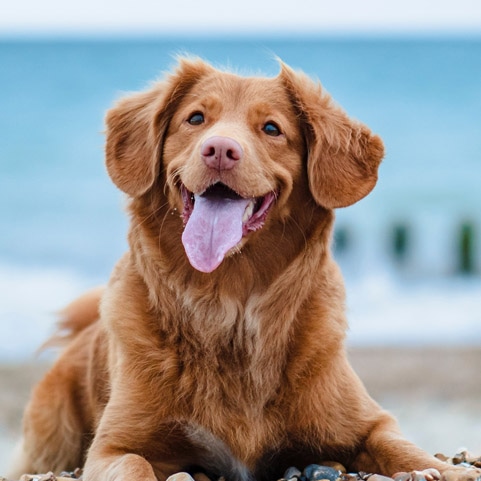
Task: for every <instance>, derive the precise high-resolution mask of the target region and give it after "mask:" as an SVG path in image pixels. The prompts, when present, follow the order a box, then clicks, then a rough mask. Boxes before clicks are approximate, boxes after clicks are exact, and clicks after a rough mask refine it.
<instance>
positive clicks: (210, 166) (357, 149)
mask: <svg viewBox="0 0 481 481" xmlns="http://www.w3.org/2000/svg"><path fill="white" fill-rule="evenodd" d="M107 126H108V137H107V167H108V170H109V173H110V175H111V177H112V179H113V180H114V182H115V183H116V184H117V185H118V186H119V187H120V188H121V189H122V190H124V191H125V192H127V193H128V194H129V195H130V196H132V197H134V198H136V197H142V196H144V195H145V194H146V193H147V192H148V191H149V189H152V188H153V186H154V185H155V184H156V182H155V181H156V179H158V178H159V177H161V178H162V179H163V183H164V186H165V187H164V190H165V194H166V198H167V201H168V205H169V207H170V208H171V209H177V210H178V211H179V212H181V213H182V215H181V218H182V221H183V224H184V230H183V234H182V243H183V245H184V248H185V252H186V254H187V257H188V258H189V261H190V263H191V265H192V266H193V267H194V268H196V269H197V270H200V271H202V272H212V271H214V270H215V269H216V268H217V267H218V266H219V264H220V263H221V262H222V261H223V259H224V258H225V257H226V256H229V255H231V254H232V253H234V252H236V251H238V250H239V249H240V248H241V247H242V246H243V245H244V244H245V243H246V242H249V240H250V238H251V237H252V236H253V235H254V234H253V233H254V232H257V231H262V230H263V229H267V228H268V227H267V225H268V224H269V223H272V222H283V221H284V220H285V219H286V218H287V217H288V216H297V215H300V214H301V211H302V210H303V209H307V208H308V204H312V205H317V206H321V207H323V208H325V209H331V208H334V207H340V206H344V205H349V204H351V203H353V202H356V201H357V200H358V199H360V198H362V197H363V196H364V195H366V194H367V193H368V192H369V191H370V190H371V189H372V188H373V186H374V184H375V182H376V179H377V167H378V165H379V162H380V160H381V158H382V155H383V148H382V143H381V141H380V139H379V138H378V137H376V136H373V135H371V133H370V131H369V130H368V129H367V128H366V127H365V126H363V125H361V124H357V123H354V122H352V121H351V120H350V119H349V118H348V117H347V116H346V115H345V114H344V113H343V112H342V111H341V110H340V109H339V108H337V107H336V106H334V105H333V103H332V101H331V99H330V97H329V96H328V95H326V94H325V93H323V92H321V89H320V86H318V85H316V84H315V83H313V82H312V81H311V80H309V79H308V78H307V77H305V76H304V75H302V74H297V73H294V72H293V71H292V70H290V69H289V68H287V67H285V66H282V70H281V73H280V74H279V76H278V77H276V78H270V79H268V78H243V77H239V76H237V75H233V74H230V73H224V72H219V71H218V70H215V69H214V68H212V67H210V66H209V65H207V64H205V63H203V62H200V61H186V60H183V61H181V63H180V66H179V68H178V70H177V72H176V73H175V74H173V75H172V76H170V77H169V78H168V79H167V80H165V81H164V82H162V83H159V84H157V85H156V86H155V87H154V88H153V89H151V90H149V91H148V92H144V93H141V94H138V95H136V96H133V97H130V98H127V99H125V100H124V101H122V102H121V103H120V104H119V105H118V106H117V107H116V108H114V109H113V110H111V111H110V113H109V115H108V118H107ZM179 240H180V239H179Z"/></svg>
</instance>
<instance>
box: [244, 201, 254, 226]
mask: <svg viewBox="0 0 481 481" xmlns="http://www.w3.org/2000/svg"><path fill="white" fill-rule="evenodd" d="M254 206H255V201H254V199H251V201H250V202H249V203H248V204H247V207H246V210H245V211H244V215H243V216H242V222H247V221H248V220H249V219H250V218H251V216H252V213H253V212H254Z"/></svg>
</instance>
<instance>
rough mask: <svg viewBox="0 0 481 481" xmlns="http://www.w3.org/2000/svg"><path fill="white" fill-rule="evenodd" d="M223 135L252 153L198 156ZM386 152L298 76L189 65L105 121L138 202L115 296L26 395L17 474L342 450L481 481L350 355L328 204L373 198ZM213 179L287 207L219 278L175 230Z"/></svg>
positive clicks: (342, 457)
mask: <svg viewBox="0 0 481 481" xmlns="http://www.w3.org/2000/svg"><path fill="white" fill-rule="evenodd" d="M199 113H201V114H202V115H203V117H202V118H200V117H197V118H193V117H192V114H199ZM273 122H274V123H275V126H276V127H278V128H279V129H280V130H279V131H275V132H274V133H273V132H272V125H270V126H269V127H266V125H267V124H272V123H273ZM274 130H275V129H274ZM219 137H221V138H226V137H228V138H229V139H234V140H235V142H236V144H235V145H238V146H240V147H241V153H242V156H241V157H242V158H241V159H240V160H239V159H237V158H236V159H234V161H232V162H231V164H232V165H230V164H229V168H223V167H222V166H219V167H217V168H215V167H213V166H212V165H208V164H207V163H206V161H205V158H204V157H205V153H201V150H202V146H203V145H204V143H205V142H206V140H208V139H211V138H219ZM382 157H383V144H382V142H381V140H380V138H379V137H377V136H376V135H373V134H372V133H371V132H370V130H369V129H368V128H367V127H366V126H364V125H362V124H360V123H358V122H354V121H352V120H351V119H349V118H348V117H347V115H346V114H345V113H344V112H343V111H342V110H341V109H340V108H339V107H337V106H336V105H335V104H334V103H333V102H332V100H331V98H330V97H329V95H328V94H327V93H326V92H324V91H323V89H322V88H321V87H320V85H318V84H317V83H315V82H313V81H311V80H310V79H308V78H307V77H306V76H305V75H303V74H301V73H297V72H294V71H293V70H291V69H290V68H288V67H287V66H285V65H281V71H280V74H279V75H278V76H277V77H276V78H244V77H240V76H237V75H234V74H231V73H225V72H219V71H218V70H216V69H214V68H213V67H211V66H209V65H208V64H206V63H204V62H202V61H200V60H186V59H182V60H180V64H179V66H178V68H177V70H176V71H175V72H174V73H172V74H170V75H169V76H167V77H166V78H165V79H164V80H163V81H161V82H158V83H156V84H154V85H153V86H152V87H151V88H150V90H148V91H146V92H142V93H139V94H135V95H132V96H129V97H126V98H125V99H123V100H121V101H120V102H119V103H118V104H117V105H116V106H115V107H114V108H113V109H112V110H110V112H109V113H108V116H107V145H106V162H107V168H108V172H109V174H110V176H111V178H112V180H113V181H114V183H115V184H116V185H117V186H118V187H119V188H120V189H122V190H123V191H124V192H125V193H127V194H128V196H129V197H130V199H131V201H130V204H129V212H130V217H131V227H130V232H129V243H130V251H129V252H128V253H127V254H126V255H125V256H124V257H123V258H122V259H121V260H120V262H119V263H118V265H117V266H116V268H115V270H114V272H113V274H112V277H111V280H110V283H109V284H108V286H107V288H106V289H105V290H97V291H93V292H91V293H88V294H86V295H85V296H84V297H82V298H80V299H79V300H77V301H75V303H73V304H72V305H71V306H69V307H68V308H67V310H66V311H65V313H64V322H63V325H62V327H63V328H65V329H66V331H67V335H66V337H65V340H64V341H65V343H66V344H67V346H66V347H65V349H64V351H63V353H62V355H61V356H60V359H59V360H58V361H57V362H56V364H55V365H54V366H53V368H52V369H51V371H50V372H49V373H48V374H47V375H46V377H45V378H44V379H43V380H42V381H41V382H40V384H39V385H38V386H37V387H36V389H35V391H34V393H33V397H32V400H31V402H30V404H29V406H28V408H27V410H26V414H25V419H24V438H23V444H22V446H21V448H20V450H19V454H18V459H17V463H16V465H15V468H14V470H13V472H12V475H16V474H19V473H21V472H37V473H38V472H45V471H48V470H54V471H56V472H58V471H61V470H70V469H73V468H75V467H77V466H82V465H83V464H84V462H85V473H84V479H85V481H113V480H116V481H117V480H118V481H120V480H126V481H132V480H142V481H155V478H157V479H159V480H161V481H162V480H164V479H165V478H166V477H168V476H169V475H171V474H172V473H175V472H178V471H180V470H186V471H191V472H196V471H199V470H201V471H204V472H206V473H207V474H209V475H211V476H219V475H224V476H226V477H227V479H228V481H235V480H241V481H242V480H247V479H249V478H255V479H259V480H264V479H265V480H274V479H277V478H279V477H280V476H281V475H282V473H283V470H284V469H285V468H286V467H287V466H289V465H290V464H295V465H297V466H303V465H305V464H307V463H311V462H319V461H321V460H326V459H334V460H337V461H340V462H342V463H344V464H345V465H346V466H347V467H348V469H350V470H356V471H360V470H362V471H367V472H377V473H383V474H386V475H392V474H393V473H395V472H398V471H412V470H426V469H428V468H435V469H437V470H439V471H440V472H441V473H443V472H447V470H451V471H453V470H454V473H455V474H454V476H455V478H456V479H475V478H476V477H477V476H479V474H480V472H479V471H476V470H473V471H467V470H464V469H460V468H453V467H451V466H448V465H447V464H444V463H442V462H440V461H438V460H437V459H435V458H434V457H431V456H429V455H428V454H426V453H425V452H423V451H422V450H421V449H419V448H417V447H415V446H414V445H412V444H411V443H409V442H408V441H406V440H404V439H403V438H402V437H401V435H400V434H399V431H398V427H397V424H396V421H395V420H394V419H393V418H392V417H391V416H390V415H389V414H388V413H386V412H385V411H383V410H382V409H381V408H380V407H379V406H378V405H377V404H376V403H375V402H374V401H373V400H372V399H371V398H370V397H369V396H368V394H367V393H366V391H365V389H364V387H363V385H362V384H361V382H360V380H359V379H358V377H357V376H356V375H355V374H354V372H353V371H352V369H351V367H350V366H349V363H348V361H347V359H346V354H345V350H344V336H345V331H346V320H345V315H344V288H343V283H342V279H341V275H340V273H339V270H338V268H337V266H336V265H335V263H334V262H333V260H332V257H331V253H330V239H331V233H332V226H333V221H334V215H333V209H334V208H337V207H344V206H348V205H350V204H353V203H354V202H356V201H358V200H359V199H361V198H362V197H364V196H365V195H367V194H368V193H369V192H370V191H371V189H372V188H373V187H374V185H375V183H376V181H377V169H378V166H379V163H380V162H381V159H382ZM229 162H230V161H229ZM234 164H235V165H234ZM218 182H222V184H223V185H224V186H228V187H229V188H230V189H231V191H229V192H230V194H229V195H232V191H234V192H236V193H237V194H239V195H240V196H242V197H245V198H260V199H261V201H259V202H258V203H257V208H259V205H260V203H261V202H262V199H265V198H267V197H266V196H269V195H270V196H271V197H270V198H271V200H272V199H274V200H273V201H272V204H270V205H269V206H267V207H268V209H267V210H266V212H267V214H265V213H264V214H263V215H262V216H261V218H260V219H258V222H256V223H255V225H253V226H251V227H252V228H250V229H247V230H248V231H247V232H243V236H242V239H241V240H240V241H239V242H238V243H237V244H236V245H235V246H234V248H232V249H230V250H229V251H228V252H227V253H226V254H225V258H224V260H223V261H222V262H221V263H220V265H219V266H218V267H215V268H213V269H210V270H209V273H206V272H200V271H199V270H196V269H194V268H193V267H192V265H191V264H190V263H189V260H188V257H187V255H186V251H185V250H184V248H183V246H182V243H181V238H182V235H183V231H184V224H185V223H186V222H188V221H189V216H190V214H191V212H190V210H192V209H195V208H196V207H195V204H194V205H192V200H191V196H192V195H193V194H198V195H200V194H202V193H203V192H205V191H206V190H208V189H209V188H210V186H212V185H213V184H215V183H218ZM222 189H224V190H226V191H227V189H226V188H225V187H222ZM222 189H221V190H222ZM196 202H197V200H196ZM431 474H432V473H431ZM432 476H434V477H436V475H435V474H434V475H432ZM428 477H429V475H428Z"/></svg>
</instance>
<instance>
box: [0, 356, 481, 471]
mask: <svg viewBox="0 0 481 481" xmlns="http://www.w3.org/2000/svg"><path fill="white" fill-rule="evenodd" d="M349 356H350V359H351V362H352V364H353V366H354V368H355V369H356V371H357V372H358V374H359V375H360V377H361V378H362V379H363V381H364V383H365V385H366V387H367V389H368V391H369V392H370V393H371V395H372V396H373V397H374V398H375V399H376V400H377V401H378V402H379V403H380V404H381V405H382V406H383V407H385V408H386V409H388V410H389V411H391V412H392V413H393V414H395V415H396V417H397V418H398V420H399V422H400V425H401V428H402V431H403V433H404V434H405V436H406V437H407V438H408V439H410V440H412V441H414V442H416V443H417V444H418V445H420V446H421V447H423V448H424V449H425V450H427V451H428V452H430V453H432V454H435V453H437V452H443V453H445V454H449V455H452V454H454V453H455V452H456V451H457V450H458V448H461V447H465V448H468V449H469V450H470V451H472V452H473V453H475V454H481V347H480V348H455V347H445V348H444V347H430V348H423V349H421V348H389V349H388V348H351V349H349ZM45 369H46V365H45V363H31V364H21V365H7V366H0V387H1V389H0V475H1V474H4V473H5V472H6V469H7V466H8V461H9V458H10V455H11V451H12V449H13V447H14V445H15V442H16V440H17V439H18V437H19V435H20V425H21V413H22V410H23V407H24V405H25V403H26V402H27V400H28V396H29V392H30V390H31V387H32V385H33V383H34V382H35V380H37V379H39V378H40V376H41V374H42V372H44V370H45ZM326 389H328V387H326Z"/></svg>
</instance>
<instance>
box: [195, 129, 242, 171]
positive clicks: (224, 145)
mask: <svg viewBox="0 0 481 481" xmlns="http://www.w3.org/2000/svg"><path fill="white" fill-rule="evenodd" d="M200 155H201V157H202V160H203V161H204V162H205V165H207V167H210V168H211V169H217V170H229V169H232V168H233V167H234V166H235V164H236V163H237V162H239V160H241V159H242V155H243V151H242V147H241V146H240V145H239V143H238V142H236V141H235V140H234V139H231V138H230V137H220V136H215V137H210V138H208V139H207V140H206V141H205V142H204V143H203V144H202V147H201V148H200Z"/></svg>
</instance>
